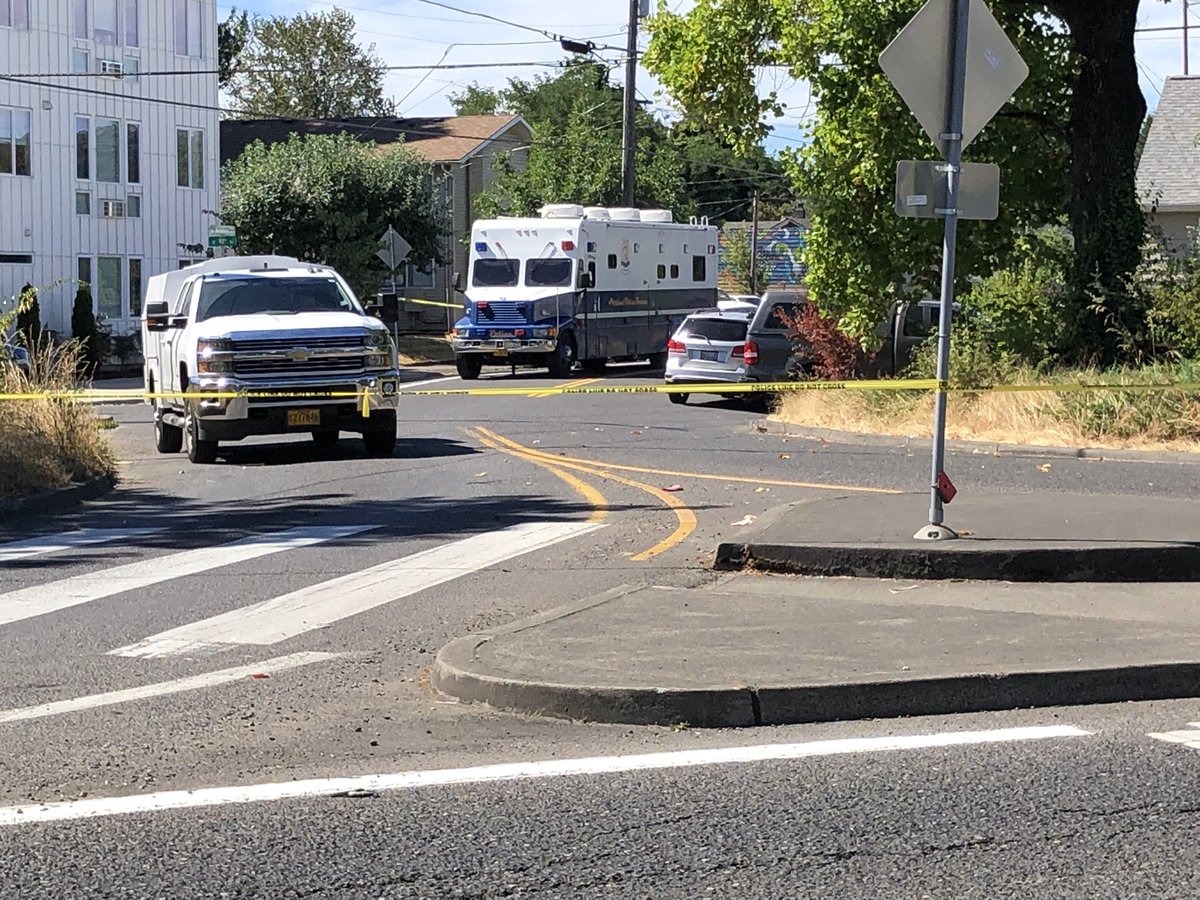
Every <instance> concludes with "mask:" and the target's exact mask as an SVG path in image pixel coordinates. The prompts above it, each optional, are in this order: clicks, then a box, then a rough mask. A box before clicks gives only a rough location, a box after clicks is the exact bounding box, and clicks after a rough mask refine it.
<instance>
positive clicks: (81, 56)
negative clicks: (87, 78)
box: [71, 47, 92, 75]
mask: <svg viewBox="0 0 1200 900" xmlns="http://www.w3.org/2000/svg"><path fill="white" fill-rule="evenodd" d="M91 69H92V56H91V54H90V53H88V52H87V51H86V50H80V49H79V48H78V47H76V48H75V49H73V50H72V51H71V71H72V72H78V73H79V74H81V75H86V74H87V73H88V72H90V71H91Z"/></svg>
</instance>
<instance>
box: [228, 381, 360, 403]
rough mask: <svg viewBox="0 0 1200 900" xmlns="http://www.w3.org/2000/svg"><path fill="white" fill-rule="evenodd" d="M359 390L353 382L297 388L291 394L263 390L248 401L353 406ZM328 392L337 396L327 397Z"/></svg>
mask: <svg viewBox="0 0 1200 900" xmlns="http://www.w3.org/2000/svg"><path fill="white" fill-rule="evenodd" d="M361 392H362V388H359V387H356V386H355V385H353V384H330V385H323V386H321V387H311V388H299V389H297V390H296V391H295V393H292V394H289V393H286V392H284V391H264V392H263V393H261V394H258V395H253V396H251V397H250V398H249V403H250V405H251V406H268V405H272V404H276V405H278V404H285V403H286V404H288V405H293V406H302V405H310V404H314V403H322V404H323V403H340V404H349V405H350V406H353V405H354V404H355V403H356V402H357V401H356V400H355V397H356V396H357V395H358V394H360V393H361ZM329 394H338V395H339V396H337V397H329V396H328V395H329ZM345 395H354V396H345Z"/></svg>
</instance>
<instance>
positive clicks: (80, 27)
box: [71, 0, 88, 40]
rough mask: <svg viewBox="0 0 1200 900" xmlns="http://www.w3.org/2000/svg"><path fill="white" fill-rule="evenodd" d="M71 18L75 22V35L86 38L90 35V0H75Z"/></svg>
mask: <svg viewBox="0 0 1200 900" xmlns="http://www.w3.org/2000/svg"><path fill="white" fill-rule="evenodd" d="M71 19H72V21H73V22H74V24H75V37H77V38H84V39H85V40H86V39H87V36H88V0H75V6H74V13H73V15H72V16H71Z"/></svg>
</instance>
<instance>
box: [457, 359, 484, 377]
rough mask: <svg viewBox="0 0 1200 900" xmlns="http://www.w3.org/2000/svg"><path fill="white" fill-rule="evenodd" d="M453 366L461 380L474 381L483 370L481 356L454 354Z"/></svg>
mask: <svg viewBox="0 0 1200 900" xmlns="http://www.w3.org/2000/svg"><path fill="white" fill-rule="evenodd" d="M454 367H455V368H456V369H458V377H459V378H461V379H462V380H463V381H475V380H476V379H477V378H479V373H480V372H482V371H483V357H482V356H456V357H455V358H454Z"/></svg>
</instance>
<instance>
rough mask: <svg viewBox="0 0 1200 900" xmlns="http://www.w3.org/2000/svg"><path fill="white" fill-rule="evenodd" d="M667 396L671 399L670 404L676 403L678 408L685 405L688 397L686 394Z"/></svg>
mask: <svg viewBox="0 0 1200 900" xmlns="http://www.w3.org/2000/svg"><path fill="white" fill-rule="evenodd" d="M667 396H668V397H670V398H671V402H672V403H678V404H679V405H680V406H682V405H683V404H684V403H687V398H688V396H689V395H688V394H667Z"/></svg>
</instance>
